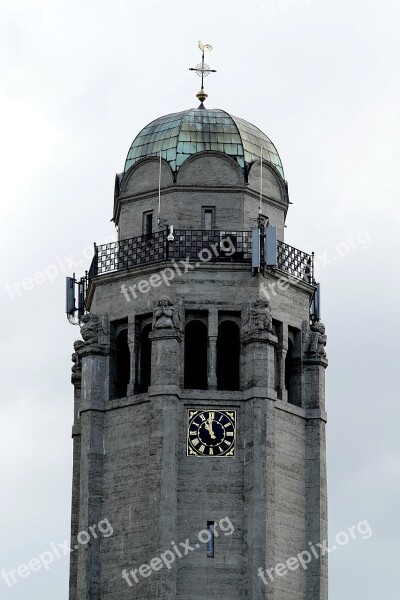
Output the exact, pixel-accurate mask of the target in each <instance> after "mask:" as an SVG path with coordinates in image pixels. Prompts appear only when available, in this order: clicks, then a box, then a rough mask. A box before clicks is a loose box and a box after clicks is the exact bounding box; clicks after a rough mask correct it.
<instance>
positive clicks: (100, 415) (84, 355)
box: [72, 313, 109, 600]
mask: <svg viewBox="0 0 400 600" xmlns="http://www.w3.org/2000/svg"><path fill="white" fill-rule="evenodd" d="M81 334H82V337H83V339H84V345H83V346H82V347H81V348H80V349H79V351H78V352H79V357H80V360H81V362H82V390H81V398H80V409H79V414H80V423H81V459H80V473H81V479H80V490H79V507H80V509H79V532H78V536H77V539H76V540H75V541H74V542H73V545H72V547H73V548H75V549H74V552H77V553H78V557H77V594H76V600H87V599H88V598H91V600H100V539H99V538H97V539H96V538H94V537H93V536H90V529H89V528H90V527H91V526H92V525H97V524H98V523H99V521H101V520H102V519H103V518H104V515H103V514H102V506H101V498H102V485H103V454H104V438H103V423H104V408H105V404H106V393H107V389H108V386H107V381H106V380H107V361H108V355H109V336H108V320H107V317H106V316H104V317H103V318H102V319H100V318H99V317H98V316H96V315H94V314H92V313H88V314H86V315H84V316H83V317H82V319H81ZM82 532H85V533H86V532H87V534H88V535H89V536H90V541H89V542H88V543H84V542H83V541H82V542H81V540H80V535H79V534H81V533H82ZM84 537H85V539H86V538H87V536H84ZM82 540H83V538H82Z"/></svg>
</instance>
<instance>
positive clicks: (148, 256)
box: [89, 229, 314, 283]
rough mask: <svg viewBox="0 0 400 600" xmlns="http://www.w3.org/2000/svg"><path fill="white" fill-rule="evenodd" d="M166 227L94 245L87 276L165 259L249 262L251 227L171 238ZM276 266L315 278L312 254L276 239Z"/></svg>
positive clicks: (308, 279) (180, 231)
mask: <svg viewBox="0 0 400 600" xmlns="http://www.w3.org/2000/svg"><path fill="white" fill-rule="evenodd" d="M167 235H168V232H167V231H159V232H156V233H153V234H151V235H142V236H139V237H135V238H130V239H128V240H121V241H119V242H112V243H110V244H104V245H103V246H95V255H94V258H93V261H92V264H91V267H90V270H89V279H92V278H93V277H97V276H99V275H104V274H105V273H112V272H118V271H125V270H128V269H131V268H133V267H137V266H139V265H145V264H151V263H157V262H161V261H165V260H173V259H175V260H182V259H183V260H185V259H186V260H187V259H189V260H190V261H195V262H198V263H200V264H201V263H208V262H212V263H250V264H251V249H252V243H251V231H198V230H197V231H196V230H192V229H186V230H183V229H178V230H175V231H174V240H173V241H168V240H167ZM277 254H278V265H277V268H278V269H280V270H281V271H284V272H285V273H287V274H288V275H290V276H292V277H295V278H296V279H301V280H303V281H306V282H307V283H313V282H314V273H313V272H314V265H313V256H312V255H310V254H306V253H305V252H302V251H301V250H297V248H293V246H289V245H288V244H285V243H284V242H280V241H278V252H277Z"/></svg>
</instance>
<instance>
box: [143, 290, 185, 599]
mask: <svg viewBox="0 0 400 600" xmlns="http://www.w3.org/2000/svg"><path fill="white" fill-rule="evenodd" d="M150 339H151V343H152V349H151V385H150V388H149V396H150V402H151V408H150V410H151V421H150V455H151V460H150V472H149V486H150V514H151V522H152V527H151V531H150V532H149V535H150V536H151V540H152V551H153V556H159V554H160V553H161V552H165V551H166V550H170V549H171V542H173V541H175V542H176V541H177V537H176V533H177V489H178V481H177V469H178V466H177V453H178V443H179V396H178V394H179V390H180V388H179V385H180V374H181V359H180V358H181V343H182V333H181V320H180V317H179V316H178V314H177V309H176V307H175V305H174V304H173V303H172V301H171V300H170V299H169V298H167V297H161V298H160V300H159V301H158V303H157V306H156V308H155V310H154V321H153V331H152V332H151V333H150ZM149 586H150V589H151V596H149V597H151V598H163V600H175V597H176V562H175V563H174V565H173V566H172V569H171V570H167V569H162V570H161V571H159V572H156V573H153V574H152V576H151V581H149ZM160 590H162V594H161V595H160Z"/></svg>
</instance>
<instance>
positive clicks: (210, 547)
mask: <svg viewBox="0 0 400 600" xmlns="http://www.w3.org/2000/svg"><path fill="white" fill-rule="evenodd" d="M207 532H208V542H207V557H208V558H214V553H215V543H214V536H215V534H214V521H207Z"/></svg>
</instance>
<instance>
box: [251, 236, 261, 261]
mask: <svg viewBox="0 0 400 600" xmlns="http://www.w3.org/2000/svg"><path fill="white" fill-rule="evenodd" d="M251 267H252V269H259V268H260V230H259V229H258V227H257V228H255V229H252V230H251Z"/></svg>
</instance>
